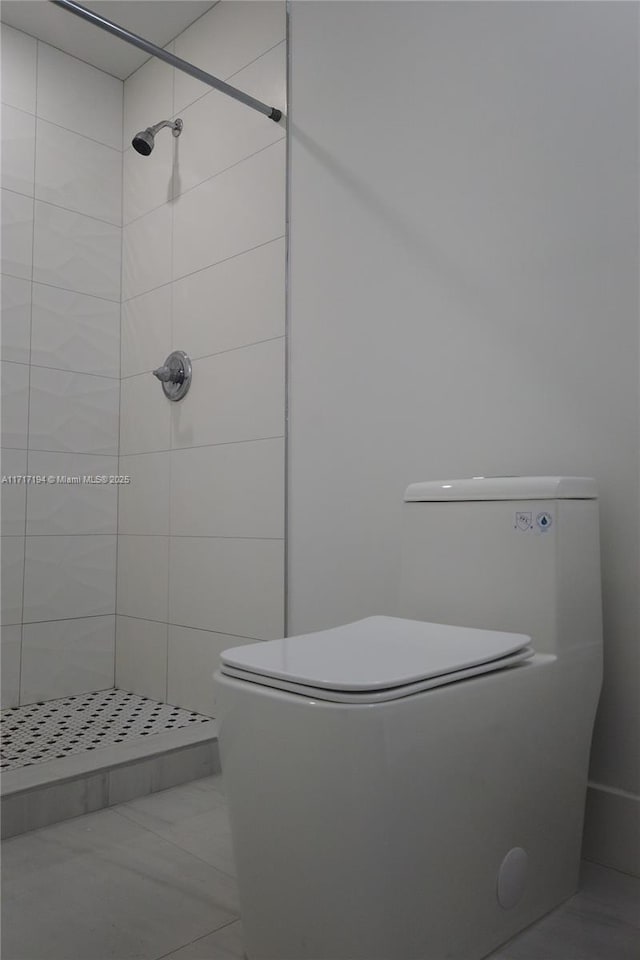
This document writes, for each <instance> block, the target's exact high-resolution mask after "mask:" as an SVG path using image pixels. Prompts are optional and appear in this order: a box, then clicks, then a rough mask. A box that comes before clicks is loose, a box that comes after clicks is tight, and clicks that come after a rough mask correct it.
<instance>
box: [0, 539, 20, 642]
mask: <svg viewBox="0 0 640 960" xmlns="http://www.w3.org/2000/svg"><path fill="white" fill-rule="evenodd" d="M24 539H25V538H24V537H0V555H1V557H2V583H1V585H0V586H1V591H0V592H1V595H2V623H3V624H6V623H21V622H22V583H23V573H24Z"/></svg>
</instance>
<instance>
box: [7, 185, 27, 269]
mask: <svg viewBox="0 0 640 960" xmlns="http://www.w3.org/2000/svg"><path fill="white" fill-rule="evenodd" d="M1 203H2V211H1V212H2V272H3V273H8V274H10V275H11V276H12V277H24V278H25V279H26V280H30V279H31V264H32V261H33V200H32V199H31V198H30V197H25V196H23V195H22V194H21V193H13V191H11V190H3V191H2V201H1Z"/></svg>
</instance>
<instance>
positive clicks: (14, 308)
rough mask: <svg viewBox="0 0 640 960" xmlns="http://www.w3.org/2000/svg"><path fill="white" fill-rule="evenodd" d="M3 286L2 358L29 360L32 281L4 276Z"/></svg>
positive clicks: (1, 281)
mask: <svg viewBox="0 0 640 960" xmlns="http://www.w3.org/2000/svg"><path fill="white" fill-rule="evenodd" d="M0 286H1V288H2V330H1V333H0V344H1V345H2V359H3V360H13V361H14V362H15V363H28V362H29V354H30V348H29V342H30V338H31V281H30V280H22V279H20V278H18V277H9V276H4V277H2V279H1V280H0Z"/></svg>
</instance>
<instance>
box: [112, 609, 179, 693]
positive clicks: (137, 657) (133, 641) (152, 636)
mask: <svg viewBox="0 0 640 960" xmlns="http://www.w3.org/2000/svg"><path fill="white" fill-rule="evenodd" d="M167 631H168V627H167V624H166V623H156V622H155V621H153V620H139V619H134V618H132V617H122V616H118V618H117V627H116V686H117V687H120V688H121V689H123V690H130V691H131V692H132V693H137V694H140V695H141V696H145V697H152V698H153V699H156V700H164V699H165V698H166V696H167Z"/></svg>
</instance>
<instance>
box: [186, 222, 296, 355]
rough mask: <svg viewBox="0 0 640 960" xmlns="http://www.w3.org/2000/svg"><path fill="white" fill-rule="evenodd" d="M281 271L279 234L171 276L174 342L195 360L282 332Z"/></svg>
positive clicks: (279, 334) (282, 250)
mask: <svg viewBox="0 0 640 960" xmlns="http://www.w3.org/2000/svg"><path fill="white" fill-rule="evenodd" d="M284 271H285V248H284V239H280V240H273V241H272V242H271V243H265V244H263V245H262V246H261V247H257V248H256V249H255V250H249V251H248V252H247V253H241V254H239V255H238V256H237V257H232V258H231V259H230V260H224V261H223V262H222V263H216V264H215V265H214V266H212V267H208V268H207V269H206V270H200V271H199V272H198V273H194V274H192V275H191V276H189V277H184V278H183V279H182V280H177V281H176V282H175V283H174V284H173V335H174V340H175V342H176V343H178V342H179V343H185V344H188V345H189V356H190V357H191V359H192V360H197V359H198V358H199V357H208V356H210V355H211V354H212V353H220V352H222V351H223V350H232V349H234V348H235V347H244V346H247V345H248V344H251V343H257V342H258V341H259V340H270V339H271V338H272V337H281V336H283V335H284V320H285V304H284V296H285V276H284ZM247 277H251V283H247ZM212 303H215V304H216V309H215V310H211V304H212Z"/></svg>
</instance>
